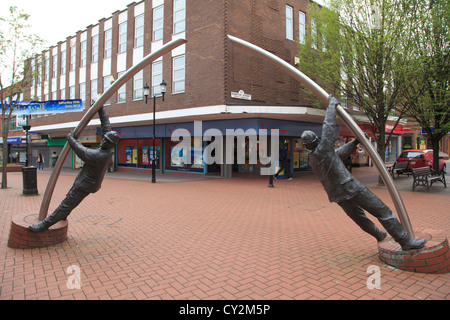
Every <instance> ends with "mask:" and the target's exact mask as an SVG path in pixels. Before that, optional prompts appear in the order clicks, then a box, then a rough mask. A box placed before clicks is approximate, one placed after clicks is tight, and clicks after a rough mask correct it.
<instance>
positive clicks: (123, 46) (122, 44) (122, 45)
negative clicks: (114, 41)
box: [118, 21, 128, 54]
mask: <svg viewBox="0 0 450 320" xmlns="http://www.w3.org/2000/svg"><path fill="white" fill-rule="evenodd" d="M127 30H128V24H127V21H125V22H123V23H121V24H120V25H119V48H118V53H119V54H120V53H124V52H126V51H127V37H128V34H127Z"/></svg>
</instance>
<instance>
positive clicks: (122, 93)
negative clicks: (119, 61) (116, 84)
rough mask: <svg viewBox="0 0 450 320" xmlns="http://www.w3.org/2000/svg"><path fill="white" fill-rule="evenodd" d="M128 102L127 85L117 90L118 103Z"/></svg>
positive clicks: (118, 76)
mask: <svg viewBox="0 0 450 320" xmlns="http://www.w3.org/2000/svg"><path fill="white" fill-rule="evenodd" d="M124 73H125V71H124V72H119V74H118V75H117V78H120V77H121V76H122V75H123V74H124ZM126 101H127V84H126V83H125V84H124V85H123V86H121V87H120V88H119V90H117V103H124V102H126Z"/></svg>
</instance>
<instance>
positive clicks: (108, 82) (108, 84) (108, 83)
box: [103, 76, 111, 106]
mask: <svg viewBox="0 0 450 320" xmlns="http://www.w3.org/2000/svg"><path fill="white" fill-rule="evenodd" d="M109 87H111V76H107V77H104V78H103V93H104V92H106V90H108V88H109ZM110 104H111V99H109V100H108V101H106V102H105V106H108V105H110Z"/></svg>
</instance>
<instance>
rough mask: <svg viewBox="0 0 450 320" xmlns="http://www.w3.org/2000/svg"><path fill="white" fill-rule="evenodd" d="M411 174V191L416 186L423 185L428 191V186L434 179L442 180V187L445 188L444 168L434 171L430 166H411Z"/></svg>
mask: <svg viewBox="0 0 450 320" xmlns="http://www.w3.org/2000/svg"><path fill="white" fill-rule="evenodd" d="M412 174H413V177H414V181H413V187H412V189H413V191H414V189H415V188H416V187H417V186H423V187H425V188H427V191H430V187H431V186H432V185H433V183H434V182H435V181H440V182H442V183H443V184H444V187H445V188H447V182H446V181H445V170H442V171H440V172H436V171H434V170H433V169H431V168H430V167H422V168H413V169H412Z"/></svg>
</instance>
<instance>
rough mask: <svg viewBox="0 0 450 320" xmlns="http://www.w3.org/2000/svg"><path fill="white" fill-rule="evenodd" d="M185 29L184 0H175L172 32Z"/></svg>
mask: <svg viewBox="0 0 450 320" xmlns="http://www.w3.org/2000/svg"><path fill="white" fill-rule="evenodd" d="M185 30H186V0H175V1H174V5H173V33H174V34H176V33H180V32H184V31H185Z"/></svg>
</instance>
